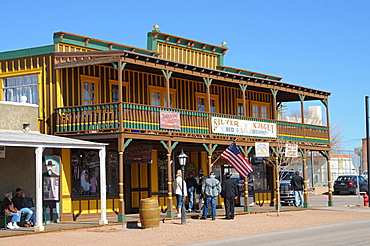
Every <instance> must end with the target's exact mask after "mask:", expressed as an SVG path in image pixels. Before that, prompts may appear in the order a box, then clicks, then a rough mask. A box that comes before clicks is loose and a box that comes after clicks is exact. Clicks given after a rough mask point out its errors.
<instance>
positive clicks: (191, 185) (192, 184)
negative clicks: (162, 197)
mask: <svg viewBox="0 0 370 246" xmlns="http://www.w3.org/2000/svg"><path fill="white" fill-rule="evenodd" d="M185 182H186V187H187V188H188V196H189V209H188V212H192V211H193V209H194V194H195V190H196V188H197V186H198V184H197V181H196V179H195V178H194V177H193V173H192V172H189V173H188V178H187V179H186V180H185Z"/></svg>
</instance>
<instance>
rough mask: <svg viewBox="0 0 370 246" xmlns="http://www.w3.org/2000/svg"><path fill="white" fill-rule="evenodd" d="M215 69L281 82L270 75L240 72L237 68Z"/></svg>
mask: <svg viewBox="0 0 370 246" xmlns="http://www.w3.org/2000/svg"><path fill="white" fill-rule="evenodd" d="M217 69H218V70H222V71H225V72H229V73H236V74H241V75H246V76H252V77H257V78H263V79H269V80H276V81H280V80H281V78H279V77H275V76H272V75H265V74H260V73H257V72H253V71H246V70H241V69H237V68H231V67H218V68H217Z"/></svg>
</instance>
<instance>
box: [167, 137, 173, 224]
mask: <svg viewBox="0 0 370 246" xmlns="http://www.w3.org/2000/svg"><path fill="white" fill-rule="evenodd" d="M167 147H168V149H167V189H168V196H167V217H168V218H173V217H174V211H173V208H172V206H173V200H172V172H171V154H172V146H171V141H168V142H167Z"/></svg>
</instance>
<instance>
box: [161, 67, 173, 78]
mask: <svg viewBox="0 0 370 246" xmlns="http://www.w3.org/2000/svg"><path fill="white" fill-rule="evenodd" d="M161 71H162V73H163V76H164V77H165V79H166V81H168V80H169V79H170V78H171V75H172V71H170V72H169V73H168V75H167V73H166V71H165V70H164V69H161Z"/></svg>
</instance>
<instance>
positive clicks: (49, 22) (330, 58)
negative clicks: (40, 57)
mask: <svg viewBox="0 0 370 246" xmlns="http://www.w3.org/2000/svg"><path fill="white" fill-rule="evenodd" d="M1 9H2V11H1V15H2V22H1V24H0V27H1V32H0V37H1V38H0V51H7V50H14V49H20V48H28V47H34V46H40V45H48V44H51V43H52V35H53V33H54V32H57V31H65V32H70V33H75V34H79V35H83V36H89V37H92V38H98V39H102V40H107V41H111V42H117V43H122V44H126V45H131V46H136V47H140V48H146V33H147V32H148V31H151V30H152V27H153V25H154V24H158V25H160V31H162V32H164V33H169V34H172V35H176V36H181V37H185V38H189V39H194V40H197V41H200V42H206V43H210V44H214V45H220V44H221V42H222V41H226V42H227V44H228V45H227V47H228V48H229V50H228V52H227V54H226V56H225V64H224V65H226V66H231V67H238V68H242V69H246V70H252V71H256V72H260V73H266V74H271V75H276V76H280V77H283V81H284V82H287V83H292V84H297V85H302V86H305V87H310V88H314V89H319V90H324V91H330V92H331V93H332V96H331V97H330V99H329V109H330V122H331V123H333V124H337V125H342V126H343V127H345V131H344V140H343V141H344V142H343V143H344V144H343V145H344V149H348V150H352V149H353V147H359V146H361V138H363V137H365V116H364V114H365V108H364V107H365V106H364V105H365V103H364V97H365V95H370V83H369V80H370V76H369V75H368V71H369V68H370V67H369V65H370V64H369V58H370V51H369V46H370V14H369V13H370V1H368V0H356V1H344V0H330V1H326V0H311V1H308V0H306V1H296V0H295V1H294V0H291V1H283V0H279V1H277V0H265V1H258V0H254V1H251V0H240V1H233V0H231V1H215V0H212V1H210V0H203V1H173V0H172V1H167V0H166V1H160V0H159V1H142V0H136V1H122V0H120V1H116V0H112V1H106V2H105V1H95V0H91V1H83V0H80V1H78V0H77V1H76V0H75V1H70V0H65V1H62V2H57V1H46V0H39V1H23V0H13V1H3V2H2V4H1Z"/></svg>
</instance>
